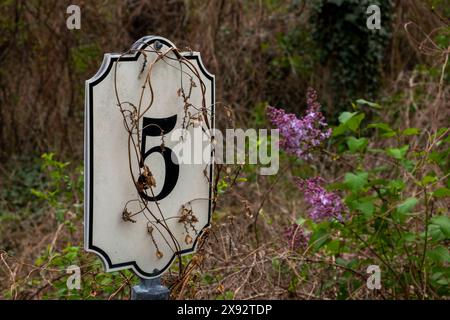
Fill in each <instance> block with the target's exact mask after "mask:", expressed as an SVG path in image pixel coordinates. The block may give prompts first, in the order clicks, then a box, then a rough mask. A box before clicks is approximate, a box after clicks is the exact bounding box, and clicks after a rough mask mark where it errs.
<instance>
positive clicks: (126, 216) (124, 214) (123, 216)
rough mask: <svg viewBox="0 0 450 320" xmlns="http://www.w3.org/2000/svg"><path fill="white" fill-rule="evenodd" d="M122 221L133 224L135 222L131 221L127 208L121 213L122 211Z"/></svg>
mask: <svg viewBox="0 0 450 320" xmlns="http://www.w3.org/2000/svg"><path fill="white" fill-rule="evenodd" d="M122 220H123V221H130V222H133V223H135V222H136V220H134V219H131V212H130V211H128V210H127V208H124V209H123V211H122Z"/></svg>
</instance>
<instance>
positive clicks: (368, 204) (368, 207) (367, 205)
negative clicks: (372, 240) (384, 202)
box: [356, 200, 375, 218]
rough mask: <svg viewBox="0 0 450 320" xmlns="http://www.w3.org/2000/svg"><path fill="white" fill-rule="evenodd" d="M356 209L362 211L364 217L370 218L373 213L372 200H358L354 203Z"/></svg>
mask: <svg viewBox="0 0 450 320" xmlns="http://www.w3.org/2000/svg"><path fill="white" fill-rule="evenodd" d="M356 209H358V210H359V211H361V212H362V213H364V215H365V217H366V218H370V217H372V215H373V212H374V211H375V206H374V204H373V200H369V201H364V202H359V203H358V204H357V205H356Z"/></svg>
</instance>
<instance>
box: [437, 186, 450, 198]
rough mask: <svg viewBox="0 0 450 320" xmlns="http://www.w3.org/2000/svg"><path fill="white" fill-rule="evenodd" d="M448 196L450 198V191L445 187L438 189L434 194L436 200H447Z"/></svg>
mask: <svg viewBox="0 0 450 320" xmlns="http://www.w3.org/2000/svg"><path fill="white" fill-rule="evenodd" d="M448 196H450V189H448V188H445V187H444V188H439V189H436V190H435V191H434V192H433V197H436V198H445V197H448Z"/></svg>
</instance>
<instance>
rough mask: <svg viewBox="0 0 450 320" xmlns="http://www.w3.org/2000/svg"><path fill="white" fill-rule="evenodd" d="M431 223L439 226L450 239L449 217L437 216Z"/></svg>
mask: <svg viewBox="0 0 450 320" xmlns="http://www.w3.org/2000/svg"><path fill="white" fill-rule="evenodd" d="M431 223H432V224H435V225H437V226H439V227H440V228H441V230H442V233H444V234H445V235H446V236H447V237H448V238H450V218H449V217H447V216H435V217H433V218H431Z"/></svg>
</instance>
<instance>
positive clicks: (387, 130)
mask: <svg viewBox="0 0 450 320" xmlns="http://www.w3.org/2000/svg"><path fill="white" fill-rule="evenodd" d="M367 128H375V129H379V130H381V131H382V132H383V133H382V134H381V136H382V137H384V138H390V137H393V136H395V135H397V133H396V132H395V131H394V130H392V128H391V127H390V126H389V125H388V124H386V123H383V122H380V123H371V124H369V125H368V126H367Z"/></svg>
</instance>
